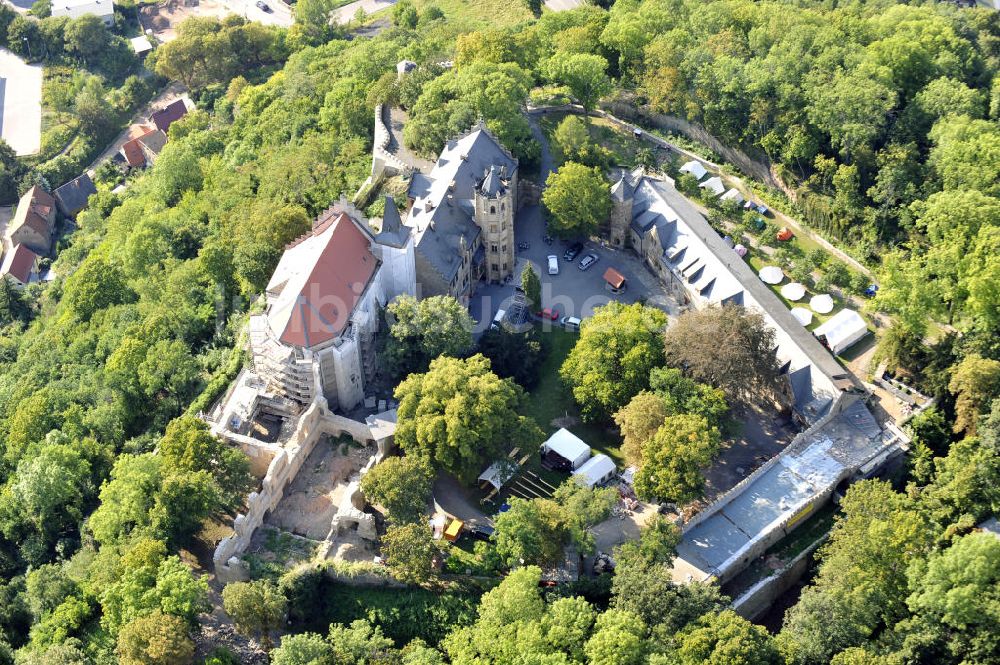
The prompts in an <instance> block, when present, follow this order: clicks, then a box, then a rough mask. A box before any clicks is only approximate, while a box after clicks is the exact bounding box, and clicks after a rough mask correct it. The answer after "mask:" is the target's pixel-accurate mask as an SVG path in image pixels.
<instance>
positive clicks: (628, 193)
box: [608, 170, 635, 249]
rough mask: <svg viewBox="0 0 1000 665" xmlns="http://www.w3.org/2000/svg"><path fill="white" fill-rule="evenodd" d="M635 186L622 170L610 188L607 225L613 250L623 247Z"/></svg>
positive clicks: (630, 217)
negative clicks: (609, 215)
mask: <svg viewBox="0 0 1000 665" xmlns="http://www.w3.org/2000/svg"><path fill="white" fill-rule="evenodd" d="M634 195H635V185H634V184H633V183H632V181H631V179H630V178H629V177H628V174H627V173H626V172H625V171H624V170H622V174H621V177H620V178H619V179H618V182H616V183H615V184H614V185H613V186H612V187H611V218H610V220H609V224H608V240H609V241H610V242H611V246H612V247H614V248H615V249H623V248H624V247H625V238H626V237H627V233H628V227H629V224H631V223H632V201H633V197H634Z"/></svg>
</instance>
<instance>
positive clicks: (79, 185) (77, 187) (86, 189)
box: [55, 173, 97, 217]
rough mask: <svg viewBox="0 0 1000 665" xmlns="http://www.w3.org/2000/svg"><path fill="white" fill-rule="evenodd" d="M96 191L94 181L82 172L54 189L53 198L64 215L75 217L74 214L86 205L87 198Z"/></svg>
mask: <svg viewBox="0 0 1000 665" xmlns="http://www.w3.org/2000/svg"><path fill="white" fill-rule="evenodd" d="M96 193H97V188H96V187H94V181H93V180H91V179H90V176H89V175H87V174H86V173H84V174H83V175H81V176H80V177H78V178H74V179H73V180H70V181H69V182H67V183H66V184H65V185H63V186H62V187H60V188H59V189H57V190H56V191H55V199H56V201H57V202H58V203H59V209H60V210H62V212H63V214H64V215H67V216H69V217H76V214H77V213H78V212H80V211H81V210H83V209H84V208H86V207H87V200H88V199H89V198H90V196H91V195H92V194H96Z"/></svg>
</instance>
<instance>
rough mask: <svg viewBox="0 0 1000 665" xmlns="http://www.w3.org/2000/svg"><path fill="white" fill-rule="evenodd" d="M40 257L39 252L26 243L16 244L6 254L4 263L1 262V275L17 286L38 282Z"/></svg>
mask: <svg viewBox="0 0 1000 665" xmlns="http://www.w3.org/2000/svg"><path fill="white" fill-rule="evenodd" d="M39 258H40V257H39V256H38V254H35V253H34V252H33V251H31V250H30V249H28V248H27V247H25V246H24V245H15V246H14V248H13V249H11V250H10V251H9V252H7V253H6V254H4V257H3V263H2V264H0V277H5V278H7V279H8V280H10V281H11V282H12V283H13V284H14V285H15V286H17V287H23V286H25V285H26V284H29V283H31V282H36V281H38V261H39Z"/></svg>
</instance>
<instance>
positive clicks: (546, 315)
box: [538, 307, 559, 321]
mask: <svg viewBox="0 0 1000 665" xmlns="http://www.w3.org/2000/svg"><path fill="white" fill-rule="evenodd" d="M538 316H540V317H542V318H543V319H548V320H549V321H556V320H558V319H559V310H558V309H556V308H555V307H546V308H545V309H543V310H542V311H540V312H538Z"/></svg>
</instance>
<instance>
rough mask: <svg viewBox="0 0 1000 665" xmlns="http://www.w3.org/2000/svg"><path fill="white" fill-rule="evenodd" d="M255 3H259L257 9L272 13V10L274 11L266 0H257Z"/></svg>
mask: <svg viewBox="0 0 1000 665" xmlns="http://www.w3.org/2000/svg"><path fill="white" fill-rule="evenodd" d="M254 4H255V5H257V9H259V10H261V11H262V12H264V13H266V14H270V13H271V12H273V11H274V10H273V9H271V7H270V6H269V5H268V4H267V3H266V2H264V0H257V2H255V3H254Z"/></svg>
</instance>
